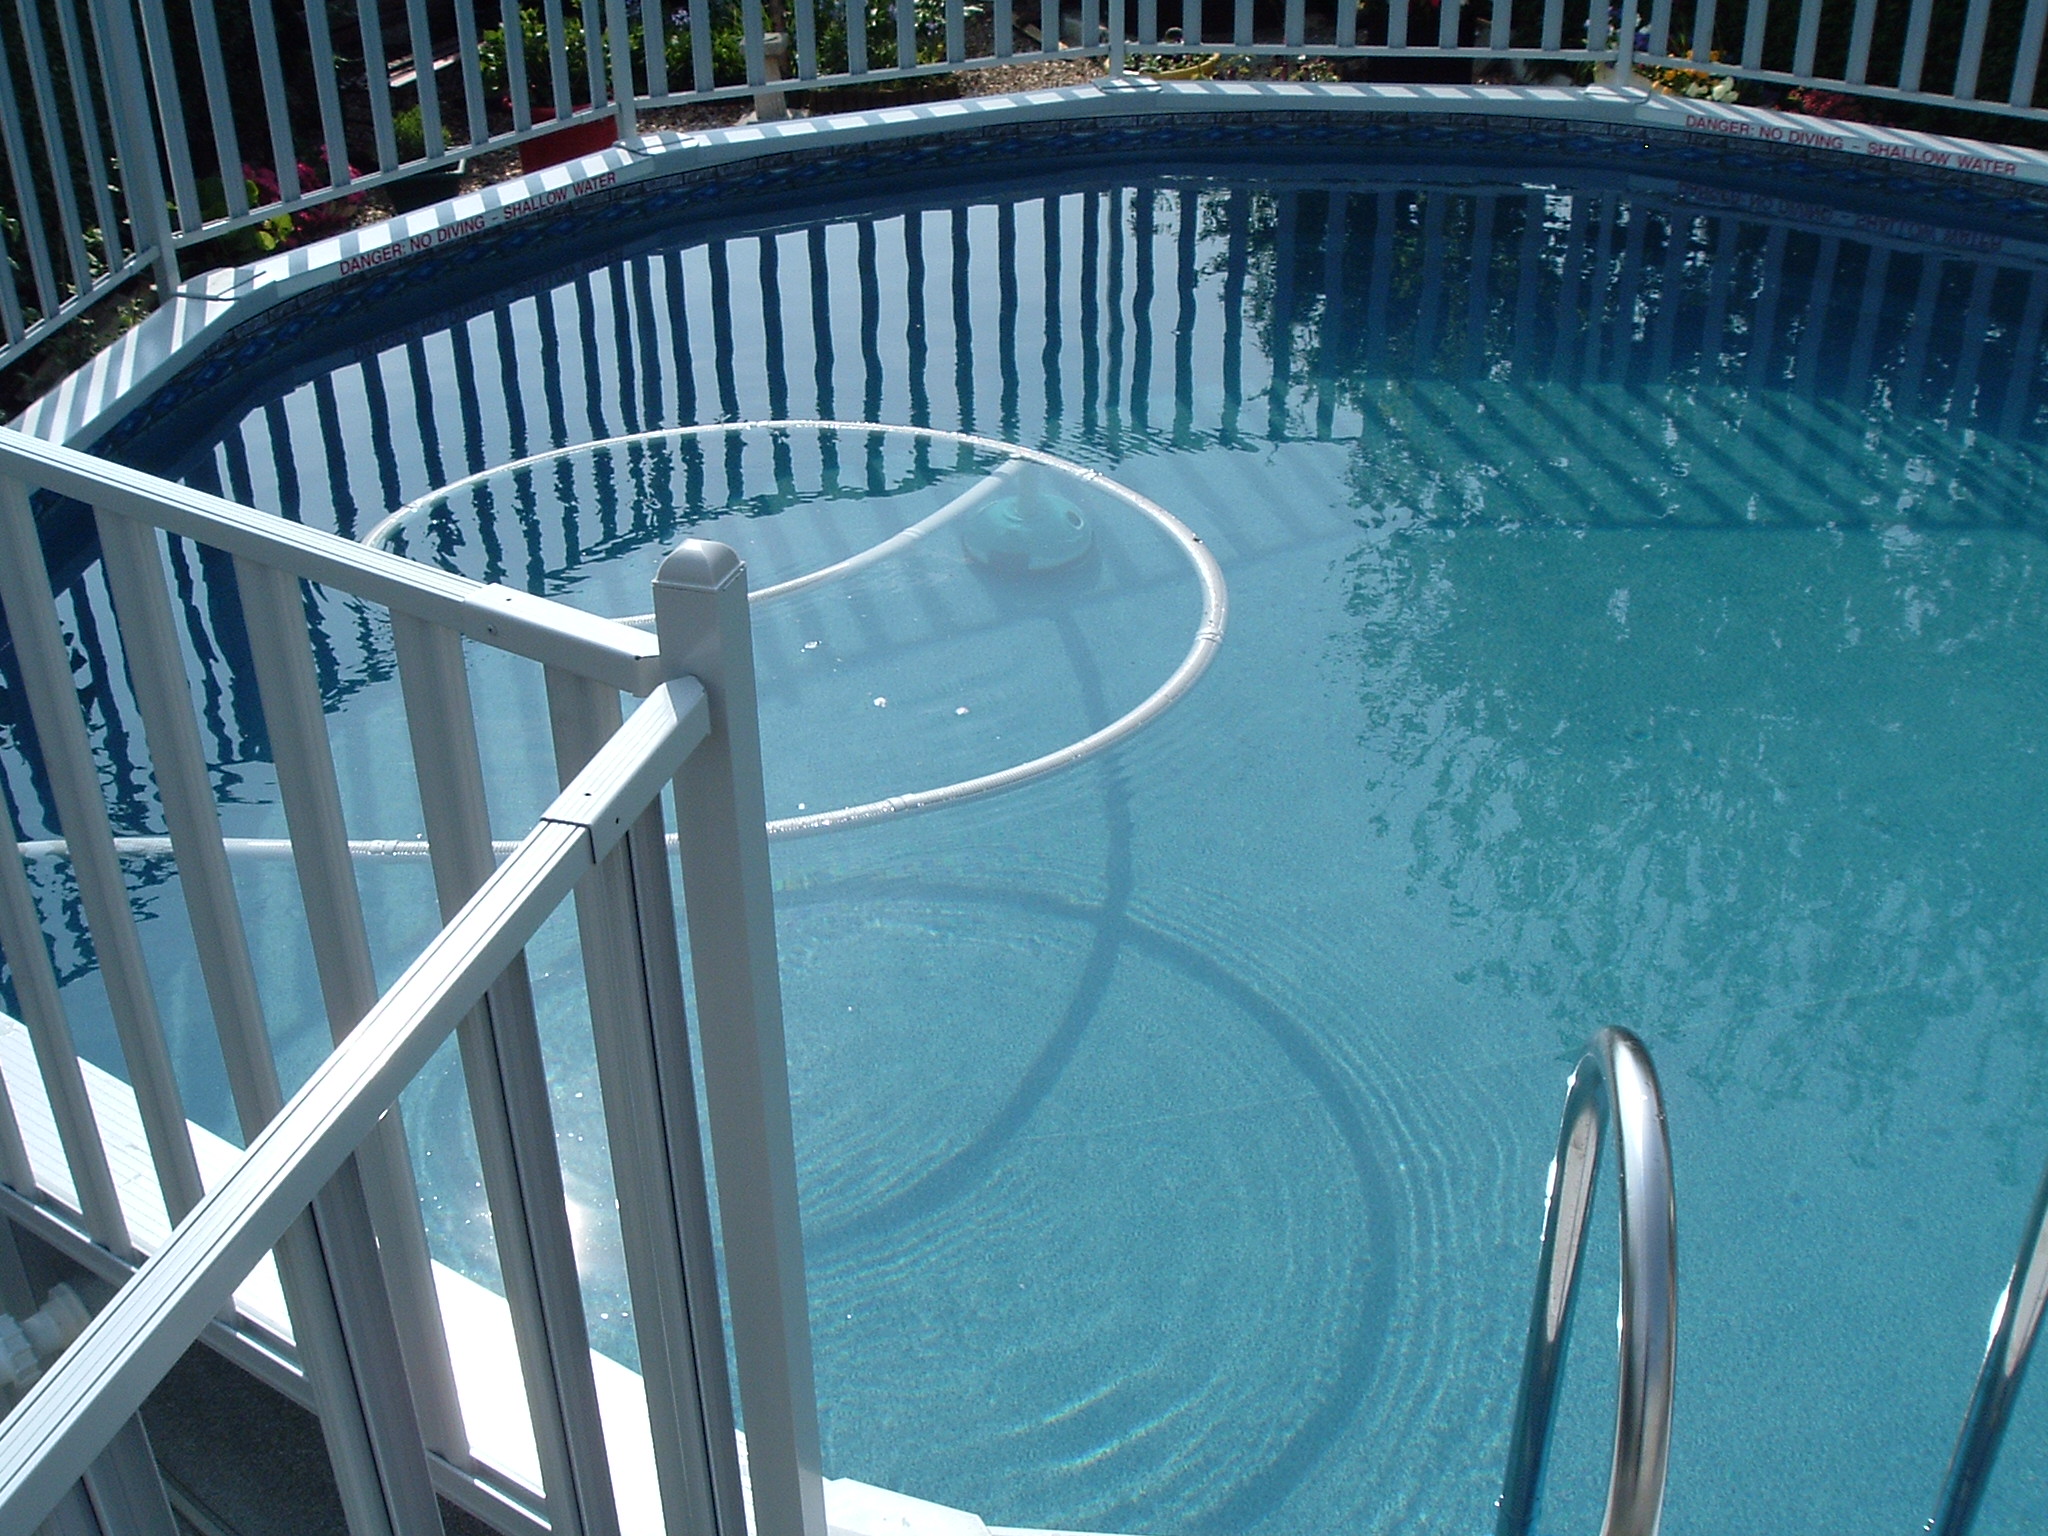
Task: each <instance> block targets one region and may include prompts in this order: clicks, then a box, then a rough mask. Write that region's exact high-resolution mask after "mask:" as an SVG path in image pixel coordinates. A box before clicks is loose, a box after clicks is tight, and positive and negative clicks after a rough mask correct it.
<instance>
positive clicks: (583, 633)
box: [0, 427, 660, 694]
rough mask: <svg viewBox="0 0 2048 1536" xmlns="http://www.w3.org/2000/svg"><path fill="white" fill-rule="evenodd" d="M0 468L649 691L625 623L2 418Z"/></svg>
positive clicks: (646, 644) (34, 484)
mask: <svg viewBox="0 0 2048 1536" xmlns="http://www.w3.org/2000/svg"><path fill="white" fill-rule="evenodd" d="M0 476H5V477H7V478H10V479H14V480H19V481H21V482H23V483H24V484H26V485H27V486H28V487H29V488H30V489H32V490H49V491H54V492H56V493H57V494H58V495H61V496H69V497H72V498H74V499H76V500H78V501H82V502H84V503H86V504H87V505H88V506H91V507H96V508H98V509H99V510H100V511H102V512H107V513H113V514H116V515H118V516H121V517H128V518H133V519H135V520H137V521H139V522H143V523H148V524H150V525H152V526H154V527H157V528H161V529H164V530H165V531H166V532H169V533H175V534H178V535H180V536H181V537H183V538H188V539H191V540H193V541H194V542H196V543H200V544H208V545H211V546H213V547H214V548H216V549H221V550H225V551H227V552H228V553H230V554H234V555H239V556H241V557H242V558H244V559H247V560H252V561H255V562H256V563H257V564H260V565H267V566H271V567H274V568H275V569H277V570H281V571H288V572H290V573H291V574H292V575H294V576H298V577H302V578H304V579H305V580H307V581H315V582H319V583H321V584H322V585H325V586H331V587H336V588H339V589H340V590H342V591H344V592H349V593H352V594H354V595H355V596H357V597H361V598H366V599H368V600H369V601H371V602H375V603H379V604H382V605H383V606H384V607H386V608H390V609H393V610H395V611H396V612H399V613H404V614H409V615H411V616H413V617H414V618H419V619H424V620H426V621H427V622H429V623H433V624H439V625H442V626H444V627H446V628H448V629H452V630H455V631H456V632H457V633H459V634H463V635H467V636H469V637H470V638H471V639H473V640H479V641H482V642H483V643H485V644H487V645H490V646H493V647H495V648H497V649H499V650H504V651H510V652H512V653H513V654H515V655H520V656H525V657H528V658H530V659H531V660H534V661H538V662H542V663H544V664H546V665H548V666H552V667H560V668H562V669H564V670H566V671H569V672H574V673H577V674H579V675H580V676H584V677H589V678H592V679H594V680H596V681H599V682H604V683H609V684H611V685H612V686H613V687H615V688H619V689H622V690H624V691H625V692H628V693H634V694H645V693H648V692H649V691H651V690H652V689H653V688H654V686H655V685H656V683H657V682H658V681H659V663H660V644H659V642H658V641H657V640H656V639H655V637H654V636H652V635H650V634H646V633H644V632H642V631H640V630H636V629H634V628H633V627H632V626H630V625H627V624H621V623H618V622H616V621H615V620H612V619H607V618H603V617H600V616H599V615H596V614H590V613H584V612H582V611H581V610H579V609H575V608H571V607H569V606H568V605H567V604H565V603H557V602H551V601H550V600H549V599H547V598H544V597H536V596H534V595H532V594H531V593H527V592H521V591H518V590H516V589H514V588H511V587H505V586H497V585H486V584H485V583H482V582H478V581H473V580H471V579H470V578H469V577H467V576H460V575H457V574H455V573H454V572H451V571H440V570H436V569H434V568H433V567H431V566H427V565H422V564H420V563H418V562H417V561H413V560H408V559H405V558H404V557H403V556H399V555H393V554H388V553H386V552H385V551H383V550H376V549H368V548H365V547H364V546H363V545H361V544H357V543H355V542H354V541H353V540H350V539H345V538H342V537H341V536H340V535H339V534H334V533H328V532H326V531H324V530H322V529H318V528H309V527H307V526H306V525H304V524H303V523H295V522H291V521H289V520H287V519H285V518H282V517H278V516H275V515H274V514H272V513H268V512H259V511H257V510H256V509H255V508H253V507H245V506H242V505H240V504H239V503H237V502H233V501H229V500H227V499H226V498H224V497H220V496H215V495H211V494H209V493H208V492H205V491H199V490H194V489H193V488H192V487H190V486H187V485H179V484H177V483H176V482H175V481H170V480H162V479H159V478H157V477H156V476H154V475H148V474H144V473H142V472H141V471H140V470H134V469H128V468H126V467H124V466H122V465H119V464H115V463H112V462H110V461H108V460H106V459H101V458H95V457H94V456H92V455H91V454H88V453H82V452H80V451H78V450H77V449H75V448H68V447H65V446H63V445H62V444H59V443H52V442H48V441H45V440H44V439H42V438H36V437H30V436H27V435H26V434H24V433H21V432H17V431H14V430H13V429H12V428H7V427H0Z"/></svg>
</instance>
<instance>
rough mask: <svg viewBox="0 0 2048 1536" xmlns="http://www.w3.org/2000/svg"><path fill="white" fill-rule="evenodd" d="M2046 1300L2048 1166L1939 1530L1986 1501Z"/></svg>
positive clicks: (1944, 1531) (1996, 1315)
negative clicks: (1986, 1486) (1988, 1487)
mask: <svg viewBox="0 0 2048 1536" xmlns="http://www.w3.org/2000/svg"><path fill="white" fill-rule="evenodd" d="M2044 1303H2048V1171H2044V1172H2043V1174H2042V1176H2041V1187H2040V1188H2039V1189H2038V1190H2036V1191H2035V1192H2034V1208H2033V1210H2032V1211H2031V1212H2030V1213H2029V1214H2028V1216H2027V1225H2026V1228H2025V1235H2024V1236H2023V1237H2022V1238H2021V1240H2020V1251H2019V1256H2018V1257H2017V1258H2015V1259H2014V1260H2013V1263H2012V1278H2011V1279H2009V1280H2007V1281H2006V1283H2005V1290H2004V1291H2003V1292H2002V1293H2001V1294H2000V1296H1999V1298H1998V1306H1997V1309H1996V1310H1995V1311H1993V1312H1992V1314H1991V1339H1990V1342H1989V1343H1987V1344H1986V1345H1985V1346H1984V1364H1983V1365H1982V1366H1981V1367H1980V1368H1979V1369H1978V1371H1977V1386H1976V1390H1975V1391H1973V1392H1972V1393H1971V1394H1970V1409H1969V1412H1968V1413H1966V1414H1964V1415H1963V1427H1962V1431H1961V1433H1959V1434H1958V1435H1957V1436H1956V1449H1955V1454H1954V1455H1953V1456H1951V1457H1950V1458H1949V1463H1948V1475H1947V1476H1946V1477H1944V1478H1943V1479H1942V1484H1941V1499H1940V1502H1939V1503H1937V1504H1936V1505H1935V1507H1934V1518H1933V1519H1931V1520H1929V1521H1928V1522H1927V1529H1928V1530H1929V1531H1931V1532H1933V1533H1934V1536H1963V1533H1964V1532H1966V1531H1967V1530H1969V1528H1970V1523H1971V1522H1972V1521H1973V1520H1975V1519H1976V1518H1977V1506H1978V1504H1979V1503H1981V1502H1982V1501H1983V1498H1984V1489H1985V1485H1986V1484H1988V1483H1989V1482H1990V1481H1991V1467H1992V1464H1993V1463H1994V1462H1995V1461H1996V1460H1997V1459H1998V1447H1999V1445H2000V1444H2001V1443H2002V1442H2003V1441H2004V1439H2005V1425H2006V1420H2008V1419H2009V1418H2011V1417H2012V1407H2013V1401H2014V1399H2016V1398H2017V1397H2018V1396H2019V1392H2020V1382H2021V1379H2022V1378H2023V1377H2024V1376H2025V1375H2026V1373H2027V1359H2028V1357H2029V1356H2030V1355H2032V1354H2033V1352H2034V1336H2035V1335H2036V1334H2037V1333H2039V1332H2040V1328H2041V1312H2042V1307H2043V1304H2044Z"/></svg>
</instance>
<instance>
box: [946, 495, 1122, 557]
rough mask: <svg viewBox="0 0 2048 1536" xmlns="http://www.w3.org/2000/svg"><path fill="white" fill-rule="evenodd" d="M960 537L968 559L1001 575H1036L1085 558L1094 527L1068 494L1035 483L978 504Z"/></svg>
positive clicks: (966, 519) (1091, 543)
mask: <svg viewBox="0 0 2048 1536" xmlns="http://www.w3.org/2000/svg"><path fill="white" fill-rule="evenodd" d="M960 543H961V546H962V547H963V548H964V549H965V550H966V551H967V558H968V559H970V560H972V561H973V562H974V563H975V564H976V565H982V566H986V567H987V568H988V569H989V570H991V571H993V572H995V573H996V574H998V575H1002V576H1035V575H1038V574H1041V573H1042V572H1045V571H1058V570H1064V569H1065V568H1066V567H1068V566H1070V565H1072V564H1073V563H1074V562H1075V561H1077V560H1079V559H1081V558H1083V557H1084V556H1085V555H1087V553H1088V552H1089V551H1090V550H1092V549H1093V548H1094V547H1095V531H1094V530H1093V529H1092V528H1090V527H1089V526H1088V520H1087V519H1086V518H1085V517H1083V516H1082V515H1081V509H1080V508H1079V507H1077V506H1075V505H1074V504H1073V503H1072V502H1071V501H1069V500H1067V498H1066V497H1064V496H1062V495H1060V494H1058V493H1057V492H1055V491H1045V490H1040V489H1037V488H1035V487H1033V488H1027V489H1026V490H1024V491H1023V492H1022V493H1021V494H1019V495H1015V496H997V497H994V498H992V499H990V500H989V501H987V502H986V503H984V504H983V505H981V506H979V507H976V508H975V509H974V510H973V511H972V512H970V513H969V514H968V515H967V517H966V518H965V519H964V520H963V523H962V526H961V529H960Z"/></svg>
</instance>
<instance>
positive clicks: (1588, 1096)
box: [1495, 1029, 1678, 1536]
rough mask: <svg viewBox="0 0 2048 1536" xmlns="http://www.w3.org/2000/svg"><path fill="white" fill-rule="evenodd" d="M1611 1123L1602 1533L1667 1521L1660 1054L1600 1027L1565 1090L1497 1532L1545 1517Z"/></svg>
mask: <svg viewBox="0 0 2048 1536" xmlns="http://www.w3.org/2000/svg"><path fill="white" fill-rule="evenodd" d="M1610 1119H1611V1120H1612V1121H1613V1123H1614V1131H1615V1139H1616V1140H1617V1141H1618V1142H1619V1143H1620V1148H1619V1156H1620V1167H1619V1170H1618V1171H1619V1174H1620V1182H1621V1347H1620V1361H1619V1372H1620V1380H1619V1382H1618V1383H1617V1388H1616V1394H1615V1395H1616V1399H1617V1402H1616V1408H1615V1422H1614V1467H1613V1471H1612V1473H1611V1474H1610V1476H1609V1479H1608V1484H1607V1512H1606V1515H1605V1517H1604V1518H1603V1519H1602V1521H1601V1523H1600V1531H1601V1536H1656V1532H1657V1526H1658V1523H1659V1522H1660V1521H1661V1520H1662V1518H1663V1514H1664V1478H1665V1473H1666V1471H1667V1469H1668V1467H1669V1464H1670V1451H1671V1382H1672V1370H1673V1365H1674V1360H1675V1343H1676V1340H1675V1331H1676V1322H1677V1314H1678V1238H1677V1225H1676V1213H1675V1209H1674V1203H1673V1196H1672V1190H1671V1143H1670V1139H1669V1137H1668V1136H1667V1135H1666V1133H1665V1127H1664V1100H1663V1096H1662V1094H1661V1093H1660V1092H1659V1091H1658V1088H1657V1073H1656V1069H1655V1068H1654V1067H1652V1066H1651V1065H1650V1053H1649V1052H1648V1051H1647V1050H1645V1049H1644V1047H1643V1042H1642V1041H1640V1040H1638V1039H1637V1038H1636V1037H1635V1036H1634V1035H1632V1034H1630V1033H1629V1032H1628V1031H1627V1030H1625V1029H1603V1030H1601V1031H1600V1033H1599V1034H1597V1035H1595V1036H1594V1037H1593V1039H1592V1041H1591V1042H1590V1043H1589V1044H1588V1045H1587V1047H1586V1054H1585V1055H1584V1056H1583V1057H1581V1058H1580V1059H1579V1064H1578V1066H1577V1068H1576V1069H1574V1071H1573V1072H1572V1076H1571V1082H1570V1083H1569V1084H1568V1085H1567V1087H1566V1089H1565V1100H1564V1123H1563V1125H1562V1127H1560V1129H1559V1131H1558V1137H1557V1156H1556V1157H1555V1158H1553V1159H1552V1160H1551V1164H1550V1188H1549V1190H1548V1192H1547V1194H1546V1195H1545V1199H1544V1210H1543V1252H1542V1258H1541V1259H1540V1261H1539V1262H1538V1266H1537V1271H1536V1299H1535V1303H1534V1305H1533V1306H1532V1307H1531V1309H1530V1313H1529V1342H1528V1347H1527V1349H1526V1351H1525V1352H1524V1354H1523V1356H1522V1385H1521V1390H1520V1392H1519V1394H1518V1395H1517V1398H1516V1402H1515V1429H1514V1437H1513V1439H1512V1440H1511V1441H1510V1442H1509V1450H1508V1470H1507V1477H1506V1480H1505V1482H1504V1484H1503V1487H1502V1490H1501V1499H1500V1519H1499V1521H1498V1523H1497V1525H1496V1527H1495V1530H1496V1532H1497V1536H1528V1532H1529V1528H1530V1523H1531V1521H1532V1520H1533V1519H1534V1518H1535V1514H1536V1499H1537V1494H1538V1492H1539V1491H1540V1489H1541V1487H1542V1483H1543V1463H1544V1458H1545V1457H1546V1455H1547V1454H1548V1452H1549V1450H1550V1430H1551V1419H1552V1416H1553V1414H1554V1412H1555V1409H1556V1407H1557V1391H1558V1385H1559V1382H1560V1379H1561V1376H1562V1369H1563V1366H1564V1355H1565V1349H1566V1347H1567V1345H1568V1344H1569V1342H1570V1336H1571V1321H1572V1303H1573V1300H1574V1299H1575V1297H1576V1295H1577V1291H1578V1278H1579V1265H1580V1261H1581V1260H1582V1259H1583V1258H1584V1257H1585V1251H1586V1223H1587V1217H1588V1216H1589V1215H1590V1214H1591V1212H1592V1205H1593V1181H1594V1177H1595V1175H1597V1174H1598V1172H1599V1170H1600V1147H1601V1143H1602V1141H1603V1140H1604V1139H1605V1133H1606V1130H1607V1125H1608V1121H1609V1120H1610Z"/></svg>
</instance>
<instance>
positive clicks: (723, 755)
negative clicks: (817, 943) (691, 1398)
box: [654, 539, 825, 1536]
mask: <svg viewBox="0 0 2048 1536" xmlns="http://www.w3.org/2000/svg"><path fill="white" fill-rule="evenodd" d="M654 620H655V629H656V631H657V632H658V633H659V635H660V637H661V660H662V666H663V670H664V671H666V672H667V673H669V674H670V675H671V676H680V675H684V674H687V675H690V676H693V677H695V678H696V679H697V680H698V682H700V683H702V684H703V685H704V693H705V696H706V698H707V700H708V701H709V704H710V708H711V734H710V735H709V736H707V737H706V738H705V740H704V742H703V743H702V744H701V745H700V746H699V747H698V748H697V750H696V751H695V752H693V753H691V754H690V757H689V760H688V761H687V762H685V763H684V765H683V768H682V771H681V772H680V773H679V774H677V776H676V806H677V811H676V822H677V831H678V833H679V834H680V841H681V844H682V863H683V906H684V911H685V913H686V914H687V920H688V925H689V937H690V959H691V968H692V971H693V972H694V976H695V981H696V991H697V1019H698V1026H699V1029H700V1031H701V1033H702V1047H703V1053H704V1086H705V1098H706V1101H707V1102H708V1104H709V1107H710V1116H711V1151H712V1161H713V1164H714V1167H715V1170H716V1176H717V1179H718V1197H719V1198H718V1203H719V1218H720V1224H721V1225H722V1227H723V1228H724V1232H725V1267H726V1275H727V1279H728V1283H729V1290H730V1299H731V1304H732V1330H733V1351H734V1355H735V1357H736V1358H737V1361H738V1365H739V1387H740V1405H741V1408H742V1410H743V1411H744V1413H745V1416H746V1426H747V1462H748V1477H749V1481H750V1482H751V1483H752V1485H753V1490H754V1529H755V1531H756V1532H758V1533H759V1536H825V1488H824V1482H823V1480H822V1477H821V1475H820V1472H819V1453H818V1398H817V1387H816V1385H815V1383H814V1381H813V1378H812V1374H811V1332H810V1314H809V1308H808V1303H807V1300H806V1297H805V1287H804V1257H803V1230H802V1227H801V1225H800V1224H799V1218H798V1211H797V1189H796V1147H795V1142H794V1140H793V1138H792V1132H791V1125H790V1111H789V1063H788V1058H787V1055H786V1053H785V1051H784V1047H783V1036H782V987H781V981H780V978H779V976H778V974H777V970H776V955H775V902H774V894H773V891H772V889H771V887H770V884H769V871H768V833H767V802H766V796H765V794H764V792H763V790H762V786H761V737H760V722H759V718H758V714H757V711H756V705H755V698H754V651H753V638H752V630H751V627H750V624H749V620H748V616H747V568H746V566H745V565H744V564H742V563H741V561H740V558H739V556H738V555H737V554H735V553H734V552H733V551H732V550H731V549H730V548H728V547H727V546H725V545H723V544H714V543H711V542H709V541H707V540H703V539H689V540H686V541H685V542H684V543H683V544H681V545H680V546H678V547H677V548H676V550H675V551H674V553H672V554H671V555H670V556H669V557H668V558H667V559H666V560H664V561H663V562H662V565H661V570H660V573H659V574H658V575H656V577H655V578H654Z"/></svg>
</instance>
